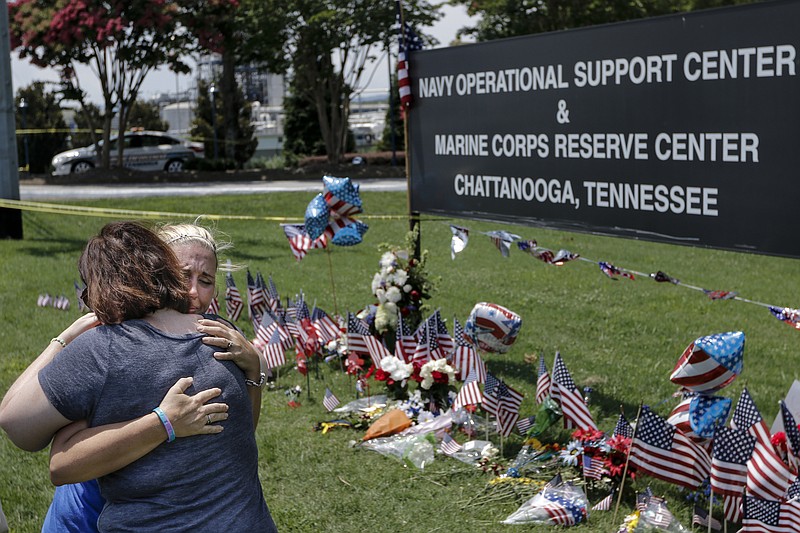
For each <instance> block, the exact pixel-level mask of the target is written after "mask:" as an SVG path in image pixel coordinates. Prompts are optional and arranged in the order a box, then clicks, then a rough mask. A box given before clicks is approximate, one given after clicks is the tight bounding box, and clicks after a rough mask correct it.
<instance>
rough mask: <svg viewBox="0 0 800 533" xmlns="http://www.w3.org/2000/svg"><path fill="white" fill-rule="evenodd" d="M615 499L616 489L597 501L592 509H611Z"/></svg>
mask: <svg viewBox="0 0 800 533" xmlns="http://www.w3.org/2000/svg"><path fill="white" fill-rule="evenodd" d="M613 501H614V491H611V494H609V495H608V496H606V497H605V498H603V499H602V500H600V501H599V502H597V504H595V506H594V507H592V511H610V510H611V504H612V503H613Z"/></svg>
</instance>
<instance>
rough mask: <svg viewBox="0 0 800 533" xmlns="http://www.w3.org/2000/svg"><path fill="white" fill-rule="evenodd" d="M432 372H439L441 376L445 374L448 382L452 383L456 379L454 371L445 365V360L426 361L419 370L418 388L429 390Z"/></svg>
mask: <svg viewBox="0 0 800 533" xmlns="http://www.w3.org/2000/svg"><path fill="white" fill-rule="evenodd" d="M434 372H441V373H442V374H447V377H448V379H449V380H450V381H453V380H454V379H455V378H456V371H455V369H454V368H453V367H452V366H450V365H448V364H447V360H446V359H436V360H433V361H428V362H427V363H425V364H424V365H422V368H420V369H419V375H420V377H421V378H422V381H421V382H420V384H419V386H420V387H422V388H423V389H426V390H427V389H430V388H431V386H432V385H433V373H434Z"/></svg>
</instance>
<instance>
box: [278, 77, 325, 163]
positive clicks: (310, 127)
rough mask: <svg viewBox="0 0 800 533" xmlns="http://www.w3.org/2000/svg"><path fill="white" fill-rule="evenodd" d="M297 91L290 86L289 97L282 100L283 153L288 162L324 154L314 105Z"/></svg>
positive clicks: (323, 145) (323, 144)
mask: <svg viewBox="0 0 800 533" xmlns="http://www.w3.org/2000/svg"><path fill="white" fill-rule="evenodd" d="M297 89H299V88H295V87H294V84H292V87H290V90H289V95H288V96H287V97H286V98H284V100H283V111H284V117H285V119H284V121H283V152H284V154H285V156H286V157H287V159H289V160H292V159H296V158H298V157H299V156H303V155H323V154H324V153H325V143H324V142H323V140H322V131H321V130H320V127H319V118H318V117H317V110H316V108H315V107H314V103H313V102H312V101H311V100H310V99H309V98H308V96H307V95H301V94H299V93H300V92H301V91H299V90H297Z"/></svg>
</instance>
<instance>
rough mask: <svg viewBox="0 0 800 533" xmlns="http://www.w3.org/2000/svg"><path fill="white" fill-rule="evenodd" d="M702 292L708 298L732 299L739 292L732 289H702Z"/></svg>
mask: <svg viewBox="0 0 800 533" xmlns="http://www.w3.org/2000/svg"><path fill="white" fill-rule="evenodd" d="M703 292H704V293H705V295H706V296H708V299H709V300H733V299H734V298H736V297H737V296H738V295H739V293H738V292H733V291H712V290H708V289H703Z"/></svg>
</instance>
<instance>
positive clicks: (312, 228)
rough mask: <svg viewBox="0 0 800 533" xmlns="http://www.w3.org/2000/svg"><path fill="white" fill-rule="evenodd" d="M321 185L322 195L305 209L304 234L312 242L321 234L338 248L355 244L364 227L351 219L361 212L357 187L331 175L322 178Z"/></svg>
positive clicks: (348, 179)
mask: <svg viewBox="0 0 800 533" xmlns="http://www.w3.org/2000/svg"><path fill="white" fill-rule="evenodd" d="M322 183H323V185H324V190H323V192H322V193H321V194H318V195H317V196H315V197H314V198H313V199H312V200H311V202H309V204H308V206H307V207H306V213H305V228H306V233H308V235H309V237H311V239H312V240H315V239H317V238H319V237H320V236H321V235H323V234H324V235H326V237H327V238H328V239H329V240H330V241H331V242H333V244H336V245H339V246H353V245H356V244H359V243H360V242H361V241H362V240H363V237H364V234H365V233H366V231H367V229H368V226H367V225H366V224H364V223H363V222H360V221H358V220H356V219H354V218H352V216H353V215H355V214H358V213H361V212H362V211H363V208H362V203H361V197H360V196H359V191H358V185H357V184H354V183H352V182H351V181H350V178H336V177H333V176H323V178H322ZM340 233H341V235H339V234H340Z"/></svg>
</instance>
